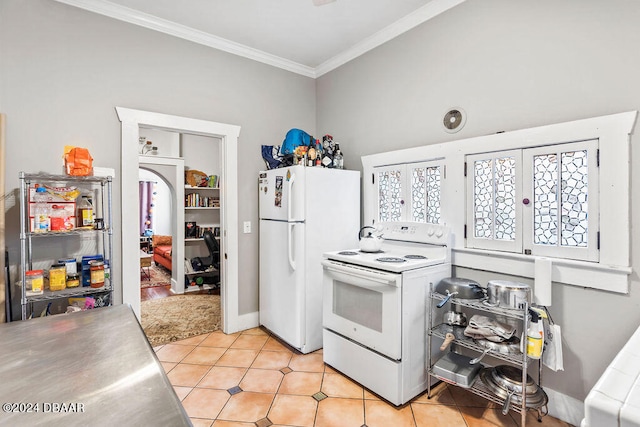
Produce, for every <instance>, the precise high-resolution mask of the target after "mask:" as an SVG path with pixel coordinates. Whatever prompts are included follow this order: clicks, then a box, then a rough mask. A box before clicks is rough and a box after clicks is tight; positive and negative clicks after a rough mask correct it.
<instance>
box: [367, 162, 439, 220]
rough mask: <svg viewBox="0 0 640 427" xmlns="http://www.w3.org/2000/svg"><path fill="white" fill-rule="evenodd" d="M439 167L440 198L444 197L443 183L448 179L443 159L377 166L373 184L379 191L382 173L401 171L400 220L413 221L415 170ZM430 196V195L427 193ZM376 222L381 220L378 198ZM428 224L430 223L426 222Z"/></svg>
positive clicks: (374, 170) (373, 172)
mask: <svg viewBox="0 0 640 427" xmlns="http://www.w3.org/2000/svg"><path fill="white" fill-rule="evenodd" d="M432 167H438V168H440V196H441V197H442V182H443V181H444V180H445V178H446V169H445V165H444V163H443V161H442V159H430V160H423V161H416V162H407V163H395V164H392V165H380V166H375V167H373V169H372V172H371V173H372V174H373V177H374V178H373V180H372V184H373V186H374V189H376V190H377V189H378V188H379V187H378V185H379V184H380V175H379V173H380V172H385V171H396V170H397V171H400V181H401V186H402V187H401V198H402V203H401V208H400V220H401V221H412V220H413V219H412V218H413V193H412V190H413V170H414V169H416V168H432ZM425 194H426V195H428V193H425ZM426 203H427V201H426V200H425V209H426ZM373 219H375V221H379V220H380V203H379V199H378V198H377V197H376V199H375V212H374V217H373ZM440 219H441V220H442V199H441V200H440ZM426 223H428V222H426Z"/></svg>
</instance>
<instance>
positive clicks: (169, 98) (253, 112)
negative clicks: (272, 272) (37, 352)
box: [0, 0, 316, 314]
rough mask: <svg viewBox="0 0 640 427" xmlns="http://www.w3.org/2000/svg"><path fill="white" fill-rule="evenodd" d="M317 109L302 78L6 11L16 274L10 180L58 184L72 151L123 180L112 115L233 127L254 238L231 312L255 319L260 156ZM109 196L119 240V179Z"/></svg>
mask: <svg viewBox="0 0 640 427" xmlns="http://www.w3.org/2000/svg"><path fill="white" fill-rule="evenodd" d="M265 82H268V84H265ZM315 103H316V100H315V83H314V81H313V79H310V78H307V77H302V76H299V75H296V74H293V73H290V72H287V71H283V70H280V69H277V68H274V67H270V66H267V65H264V64H261V63H258V62H255V61H250V60H247V59H244V58H240V57H237V56H233V55H230V54H226V53H223V52H220V51H217V50H214V49H211V48H208V47H205V46H201V45H198V44H195V43H191V42H188V41H185V40H181V39H178V38H175V37H171V36H168V35H164V34H160V33H158V32H155V31H151V30H146V29H143V28H140V27H137V26H134V25H130V24H127V23H123V22H120V21H116V20H113V19H110V18H107V17H103V16H100V15H96V14H93V13H89V12H86V11H83V10H81V9H77V8H74V7H71V6H67V5H64V4H61V3H57V2H54V1H51V0H29V1H20V0H2V1H1V2H0V111H2V112H4V113H5V114H6V117H7V132H6V140H7V147H6V170H5V171H4V173H5V176H6V191H7V192H8V193H12V194H10V197H9V199H8V200H7V236H6V237H7V245H8V246H9V252H10V256H11V260H12V262H13V263H15V262H17V260H18V259H19V241H18V227H19V219H18V218H19V217H18V211H19V209H18V206H17V204H14V203H15V200H14V199H13V198H12V197H13V196H15V195H16V189H17V188H18V186H19V182H18V172H19V171H20V170H25V171H29V172H38V171H43V172H49V173H60V172H61V171H62V169H61V165H62V153H63V147H64V145H67V144H70V145H79V146H84V147H87V148H88V149H89V151H90V152H91V154H92V156H93V158H94V165H95V166H103V167H111V168H115V170H116V176H119V174H120V122H119V121H118V118H117V115H116V113H115V109H114V107H116V106H121V107H127V108H134V109H140V110H148V111H157V112H161V113H166V114H172V115H178V116H186V117H192V118H197V119H204V120H210V121H216V122H222V123H229V124H234V125H240V126H242V129H241V133H240V139H239V147H238V155H239V166H240V167H239V170H238V171H237V173H238V179H239V190H240V200H239V214H238V220H239V221H240V222H242V221H248V220H250V221H252V222H253V223H254V225H255V226H254V232H253V233H252V234H239V236H238V238H239V252H240V256H241V257H242V262H241V267H242V268H241V269H240V273H239V282H240V283H239V287H240V288H239V292H238V294H239V312H240V314H244V313H250V312H254V311H257V310H258V249H257V248H258V234H257V224H258V209H257V185H256V179H257V178H256V177H257V172H258V171H259V170H260V169H263V168H264V162H263V161H262V159H261V157H260V145H261V144H280V143H281V142H282V139H283V138H284V135H285V134H286V132H287V131H288V130H289V129H290V128H292V127H299V128H302V129H306V130H307V131H308V132H310V133H313V132H314V131H315V113H316V111H315ZM115 184H116V185H115V186H116V191H115V194H114V199H115V200H114V201H115V203H114V212H115V213H117V215H116V219H117V221H116V223H115V224H114V225H115V227H116V229H118V228H119V212H120V189H119V185H120V182H119V180H118V179H116V180H115ZM130 191H136V190H135V189H134V188H132V189H131V190H130ZM115 236H116V239H115V240H116V242H115V243H116V250H115V252H114V257H115V259H118V257H119V256H120V241H119V240H120V239H119V235H118V233H115ZM114 267H115V266H114ZM114 273H115V274H118V273H119V272H118V271H117V270H116V269H114ZM136 280H137V278H136Z"/></svg>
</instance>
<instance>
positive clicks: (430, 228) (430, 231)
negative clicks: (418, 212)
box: [427, 227, 434, 236]
mask: <svg viewBox="0 0 640 427" xmlns="http://www.w3.org/2000/svg"><path fill="white" fill-rule="evenodd" d="M433 233H434V230H433V227H429V229H428V230H427V234H428V235H429V236H433Z"/></svg>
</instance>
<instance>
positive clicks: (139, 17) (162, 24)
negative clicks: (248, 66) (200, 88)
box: [55, 0, 315, 78]
mask: <svg viewBox="0 0 640 427" xmlns="http://www.w3.org/2000/svg"><path fill="white" fill-rule="evenodd" d="M55 1H57V2H59V3H64V4H67V5H69V6H75V7H78V8H80V9H85V10H88V11H89V12H94V13H98V14H100V15H105V16H108V17H110V18H114V19H118V20H120V21H124V22H128V23H130V24H134V25H139V26H141V27H145V28H148V29H151V30H155V31H159V32H161V33H165V34H169V35H171V36H174V37H179V38H181V39H185V40H189V41H192V42H194V43H198V44H201V45H205V46H208V47H212V48H214V49H218V50H222V51H224V52H227V53H231V54H233V55H238V56H242V57H245V58H248V59H252V60H254V61H258V62H262V63H263V64H267V65H272V66H274V67H278V68H282V69H283V70H287V71H291V72H293V73H296V74H301V75H303V76H307V77H313V78H315V71H314V69H313V68H312V67H308V66H306V65H302V64H299V63H297V62H294V61H290V60H288V59H285V58H281V57H279V56H276V55H272V54H269V53H266V52H263V51H261V50H258V49H254V48H251V47H249V46H245V45H243V44H240V43H236V42H233V41H231V40H227V39H224V38H222V37H217V36H214V35H212V34H209V33H205V32H204V31H199V30H195V29H193V28H190V27H187V26H184V25H180V24H176V23H175V22H171V21H168V20H166V19H162V18H158V17H156V16H153V15H149V14H147V13H143V12H140V11H138V10H134V9H131V8H128V7H124V6H120V5H117V4H114V3H111V2H109V1H106V0H55Z"/></svg>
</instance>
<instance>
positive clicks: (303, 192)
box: [259, 166, 360, 353]
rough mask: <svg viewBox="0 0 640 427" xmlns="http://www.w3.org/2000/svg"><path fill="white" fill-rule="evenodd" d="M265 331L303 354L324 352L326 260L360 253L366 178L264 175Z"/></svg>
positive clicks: (311, 171) (310, 171) (344, 173)
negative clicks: (362, 191) (339, 254)
mask: <svg viewBox="0 0 640 427" xmlns="http://www.w3.org/2000/svg"><path fill="white" fill-rule="evenodd" d="M259 194H260V195H259V200H260V202H259V203H260V206H259V208H260V211H259V215H260V324H261V325H263V326H264V327H266V328H267V329H269V330H270V331H271V332H273V333H274V334H275V335H277V336H278V337H279V338H281V339H282V340H283V341H285V342H286V343H288V344H289V345H291V346H292V347H294V348H296V349H298V350H299V351H300V352H302V353H309V352H312V351H315V350H318V349H320V348H322V265H321V264H320V261H321V260H322V254H323V253H324V252H328V251H337V250H346V249H353V248H357V247H358V232H359V229H360V172H358V171H349V170H343V169H327V168H321V167H305V166H291V167H287V168H280V169H272V170H268V171H263V172H260V175H259Z"/></svg>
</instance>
